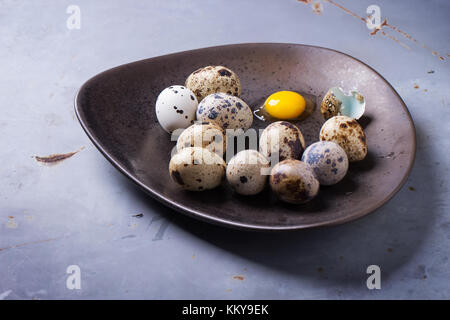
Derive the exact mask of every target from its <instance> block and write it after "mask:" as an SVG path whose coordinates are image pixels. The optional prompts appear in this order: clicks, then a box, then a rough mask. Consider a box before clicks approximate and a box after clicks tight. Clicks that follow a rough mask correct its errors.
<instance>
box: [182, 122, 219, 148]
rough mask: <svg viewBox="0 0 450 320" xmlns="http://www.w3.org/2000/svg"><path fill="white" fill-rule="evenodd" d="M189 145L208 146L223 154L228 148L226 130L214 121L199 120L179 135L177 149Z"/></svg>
mask: <svg viewBox="0 0 450 320" xmlns="http://www.w3.org/2000/svg"><path fill="white" fill-rule="evenodd" d="M188 147H200V148H206V149H208V150H209V151H211V152H215V153H217V154H218V155H220V156H221V155H223V154H224V152H225V150H226V145H225V135H224V132H223V130H222V128H221V127H219V126H218V125H217V124H215V123H214V122H197V123H195V124H193V125H192V126H190V127H188V128H187V129H186V130H184V131H183V132H182V133H181V135H180V136H179V137H178V140H177V150H178V151H180V150H181V149H184V148H188Z"/></svg>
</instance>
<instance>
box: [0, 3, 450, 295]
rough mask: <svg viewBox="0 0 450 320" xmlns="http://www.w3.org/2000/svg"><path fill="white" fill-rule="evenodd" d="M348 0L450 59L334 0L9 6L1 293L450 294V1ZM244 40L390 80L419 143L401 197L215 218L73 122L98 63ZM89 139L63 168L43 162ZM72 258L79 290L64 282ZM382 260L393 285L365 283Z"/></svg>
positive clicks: (0, 83)
mask: <svg viewBox="0 0 450 320" xmlns="http://www.w3.org/2000/svg"><path fill="white" fill-rule="evenodd" d="M336 1H337V2H339V3H341V4H343V5H344V6H346V7H348V8H350V9H352V10H353V11H355V12H357V13H359V14H360V15H365V10H366V7H367V6H368V5H370V4H378V5H379V6H380V7H381V13H382V16H383V17H387V18H388V21H389V22H390V23H391V24H393V25H396V26H398V27H400V28H401V29H403V30H405V31H406V32H408V33H410V34H411V35H412V36H414V37H415V38H416V39H418V40H419V41H421V42H423V43H425V44H426V45H427V46H429V47H431V48H432V50H436V51H437V52H439V53H440V54H441V55H443V56H444V58H445V61H441V60H440V59H439V58H438V57H436V56H433V55H432V54H431V51H430V50H426V49H424V48H423V47H422V45H421V44H417V43H414V42H413V41H410V40H408V39H406V38H404V37H402V35H401V34H399V33H396V32H393V31H392V30H389V29H384V30H386V31H387V32H389V34H391V35H393V36H395V37H396V38H398V39H399V40H401V41H402V42H404V43H405V44H407V45H408V46H409V47H410V50H408V49H406V48H404V47H402V46H401V45H399V44H398V43H395V42H394V41H392V40H390V39H388V38H387V37H384V36H382V35H381V34H377V35H376V36H370V35H369V30H368V29H367V27H366V26H365V25H364V24H363V23H362V22H361V21H358V20H357V19H355V18H353V17H352V16H350V15H348V14H346V13H344V12H343V11H341V10H339V9H338V8H337V7H335V6H333V5H332V4H330V3H328V2H325V1H322V2H323V6H324V11H323V13H322V15H320V16H319V15H317V14H314V13H313V12H312V9H311V7H310V6H307V5H305V4H302V3H299V2H297V1H295V0H255V1H250V0H239V1H238V0H234V1H231V0H227V1H212V0H211V1H206V0H205V1H184V0H183V1H181V0H180V1H166V0H149V1H142V0H139V1H138V0H133V1H106V0H104V1H91V0H89V1H87V0H83V1H81V0H71V1H57V0H54V1H4V0H2V1H0V70H1V76H0V108H1V116H0V141H1V151H0V163H1V168H0V182H1V184H0V299H33V298H34V299H55V298H62V299H74V298H88V299H91V298H124V299H128V298H148V299H160V298H201V299H205V298H219V299H226V298H232V299H243V298H256V299H258V298H274V299H277V298H284V299H303V298H307V299H311V298H319V299H327V298H338V299H341V298H342V299H349V298H363V299H372V298H374V299H379V298H388V299H391V298H399V299H407V298H450V268H449V267H450V264H449V255H450V217H449V205H450V193H449V183H448V178H449V165H450V158H449V150H450V139H449V136H450V125H449V124H450V115H449V111H450V103H449V98H450V97H449V92H450V90H449V83H450V82H449V80H450V72H449V63H450V57H449V56H447V54H448V53H449V52H450V48H449V44H450V23H449V20H448V16H449V14H450V2H449V1H445V0H441V1H437V0H433V1H410V0H403V1H387V0H385V1H378V0H377V1H375V0H364V1H361V0H358V1H356V0H336ZM70 4H77V5H79V6H80V8H81V29H80V30H68V29H67V28H66V19H67V18H68V16H69V15H68V14H67V13H66V8H67V6H68V5H70ZM239 42H292V43H305V44H313V45H319V46H325V47H330V48H333V49H337V50H340V51H343V52H345V53H348V54H350V55H353V56H355V57H356V58H358V59H361V60H362V61H364V62H366V63H368V64H369V65H371V66H372V67H373V68H375V69H376V70H377V71H379V72H380V73H381V74H382V75H383V76H384V77H386V79H387V80H388V81H389V82H390V83H391V84H392V85H393V86H394V87H395V88H396V90H398V92H399V94H400V95H401V96H402V98H403V99H404V101H405V102H406V104H407V106H408V108H409V110H410V112H411V114H412V116H413V118H414V121H415V124H416V127H417V138H418V149H417V158H416V162H415V166H414V168H413V170H412V173H411V175H410V177H409V179H408V181H407V183H406V184H405V186H404V187H403V188H402V190H401V191H400V192H399V193H398V194H397V195H396V196H395V197H394V199H392V200H391V201H390V202H389V203H388V204H387V205H385V206H384V207H382V208H381V209H379V210H377V212H375V213H373V214H371V215H369V216H367V217H365V218H363V219H360V220H357V221H354V222H351V223H347V224H345V225H341V226H337V227H332V228H324V229H316V230H307V231H300V232H295V233H283V234H257V233H246V232H239V231H233V230H228V229H223V228H220V227H214V226H210V225H207V224H205V223H201V222H197V221H194V220H191V219H189V218H186V217H182V216H180V215H179V214H177V213H175V212H173V211H171V210H169V209H166V208H165V207H163V206H162V205H160V204H158V203H156V202H155V201H154V200H152V199H151V198H149V197H148V196H146V195H145V194H143V193H142V192H141V191H139V190H137V189H136V188H135V187H134V185H132V184H131V183H130V182H129V181H128V180H126V179H125V178H124V177H122V175H121V174H120V173H118V172H117V171H116V170H115V169H114V168H113V167H112V166H111V165H110V164H109V163H108V162H107V161H106V160H105V159H104V158H103V157H102V156H101V154H100V153H99V152H98V151H97V150H96V149H95V148H94V147H93V145H92V144H91V143H90V141H89V140H88V138H87V137H86V135H85V134H84V132H83V131H82V129H81V127H80V125H79V124H78V121H77V120H76V118H75V115H74V111H73V104H72V103H73V98H74V95H75V92H76V91H77V89H78V88H79V87H80V86H81V84H82V83H83V82H84V81H85V80H87V79H88V78H90V77H91V76H93V75H95V74H97V73H98V72H100V71H103V70H105V69H108V68H110V67H113V66H117V65H120V64H123V63H126V62H130V61H134V60H139V59H144V58H148V57H154V56H158V55H163V54H166V53H171V52H176V51H181V50H188V49H194V48H199V47H207V46H213V45H220V44H229V43H239ZM430 70H434V73H428V71H430ZM415 84H417V86H418V88H414V86H415ZM425 89H426V90H427V91H425ZM82 147H84V149H83V150H82V151H80V152H79V153H78V154H76V155H75V156H73V157H72V158H70V159H67V160H65V161H63V162H61V163H59V164H57V165H54V166H51V167H49V166H44V165H41V164H39V163H38V162H36V161H35V159H34V158H33V156H35V155H39V156H46V155H49V154H53V153H65V152H70V151H76V150H78V149H80V148H82ZM139 213H142V214H143V217H142V218H137V217H133V215H135V214H139ZM72 264H76V265H79V266H80V268H81V271H82V289H81V290H68V289H67V288H66V277H67V274H66V268H67V267H68V266H69V265H72ZM370 264H377V265H379V266H380V267H381V270H382V289H381V290H373V291H370V290H368V289H367V288H366V285H365V281H366V278H367V275H366V267H367V266H368V265H370ZM233 276H242V277H243V280H238V279H235V278H233Z"/></svg>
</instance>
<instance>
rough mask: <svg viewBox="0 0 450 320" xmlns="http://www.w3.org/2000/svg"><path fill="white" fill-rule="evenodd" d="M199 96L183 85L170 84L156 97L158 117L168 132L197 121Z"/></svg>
mask: <svg viewBox="0 0 450 320" xmlns="http://www.w3.org/2000/svg"><path fill="white" fill-rule="evenodd" d="M197 106H198V102H197V98H196V97H195V95H194V93H193V92H192V91H191V90H189V89H188V88H186V87H183V86H178V85H174V86H170V87H168V88H166V89H164V90H163V91H161V93H160V94H159V95H158V98H157V99H156V106H155V110H156V117H157V119H158V122H159V124H160V125H161V127H162V128H163V129H164V130H165V131H166V132H168V133H172V132H173V131H175V130H176V129H184V128H187V127H189V126H190V125H191V124H193V123H194V121H195V113H196V111H197Z"/></svg>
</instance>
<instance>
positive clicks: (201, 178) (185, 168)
mask: <svg viewBox="0 0 450 320" xmlns="http://www.w3.org/2000/svg"><path fill="white" fill-rule="evenodd" d="M225 169H226V164H225V161H223V159H222V158H221V157H220V156H218V155H217V154H215V153H213V152H211V151H209V150H207V149H204V148H198V147H193V148H192V147H189V148H184V149H182V150H181V151H180V152H178V153H177V154H175V155H174V156H173V157H172V159H170V163H169V173H170V177H171V178H172V180H173V181H174V182H175V183H176V184H177V185H179V186H180V187H182V188H183V189H185V190H190V191H203V190H208V189H213V188H215V187H217V186H218V185H220V183H221V182H222V180H223V177H224V176H225Z"/></svg>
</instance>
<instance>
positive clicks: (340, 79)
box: [75, 43, 416, 230]
mask: <svg viewBox="0 0 450 320" xmlns="http://www.w3.org/2000/svg"><path fill="white" fill-rule="evenodd" d="M206 65H224V66H227V67H229V68H231V69H232V70H234V71H236V72H237V73H238V75H239V77H240V79H241V83H242V88H243V90H242V95H241V97H242V98H243V100H244V101H246V102H247V103H248V104H249V105H250V106H251V107H252V108H255V107H257V106H259V105H261V103H262V102H263V101H264V99H265V98H266V97H267V96H268V95H269V94H271V93H273V92H274V91H278V90H293V91H297V92H302V93H307V94H311V95H314V96H316V97H317V101H320V100H321V98H322V97H323V95H324V94H325V93H326V91H327V90H328V89H329V88H331V87H334V86H340V87H342V88H344V89H345V90H350V89H353V88H357V89H358V90H359V91H360V92H361V93H362V94H363V95H364V96H365V98H366V113H365V115H364V117H363V118H361V119H360V123H361V124H362V125H363V127H364V128H365V132H366V135H367V140H368V148H369V154H368V156H367V157H366V159H365V160H363V161H361V162H359V163H354V164H351V168H350V170H349V173H348V174H347V176H346V177H345V179H344V180H343V181H341V182H340V183H339V184H337V185H335V186H331V187H321V190H320V194H319V196H318V197H317V198H316V199H314V200H313V201H311V202H310V203H308V204H306V205H287V204H284V203H281V202H279V201H278V200H277V199H276V198H275V197H274V195H272V194H271V192H270V190H268V189H266V190H265V191H263V192H262V193H261V194H259V195H257V196H253V197H243V196H239V195H236V194H234V193H233V192H232V190H231V189H230V188H229V186H228V185H227V184H226V182H224V183H223V185H222V186H220V187H219V188H217V189H215V190H210V191H206V192H197V193H194V192H187V191H182V190H180V189H179V188H178V187H177V186H176V185H175V184H174V183H173V182H172V181H171V180H170V178H169V174H168V165H169V160H170V157H169V155H170V151H171V149H172V147H173V146H174V145H175V142H171V141H170V136H169V135H168V134H167V133H165V132H164V131H163V130H162V129H161V127H160V126H159V124H158V122H157V120H156V115H155V110H154V105H155V101H156V98H157V96H158V94H159V92H160V91H161V90H163V89H164V88H166V87H168V86H169V85H172V84H180V85H183V84H184V81H185V79H186V77H187V76H188V75H189V74H190V73H191V72H192V71H194V70H196V69H197V68H199V67H203V66H206ZM75 109H76V114H77V116H78V119H79V120H80V123H81V125H82V127H83V129H84V130H85V131H86V133H87V135H88V136H89V138H90V139H91V140H92V141H93V143H94V144H95V146H96V147H97V148H98V149H99V150H100V151H101V152H102V153H103V155H104V156H105V157H106V158H107V159H108V160H109V161H110V162H111V163H112V164H113V165H114V166H115V167H116V168H117V169H119V171H121V172H122V173H123V174H125V175H126V176H127V177H128V178H130V179H131V180H132V181H134V182H135V183H136V184H138V185H139V186H140V187H142V189H144V190H145V191H146V192H148V193H149V194H150V195H151V196H153V197H154V198H156V199H158V200H159V201H161V202H162V203H164V204H166V205H168V206H170V207H172V208H174V209H175V210H177V211H179V212H181V213H185V214H187V215H190V216H192V217H195V218H199V219H202V220H205V221H208V222H212V223H218V224H222V225H226V226H230V227H238V228H246V229H255V230H289V229H290V230H292V229H302V228H309V227H316V226H324V225H332V224H338V223H343V222H346V221H350V220H353V219H356V218H359V217H361V216H364V215H366V214H368V213H369V212H371V211H373V210H375V209H377V208H378V207H380V206H381V205H383V204H384V203H386V202H387V201H388V200H389V199H390V198H391V197H392V196H393V195H394V194H395V193H396V192H397V191H398V190H399V189H400V187H401V186H402V185H403V183H404V182H405V180H406V178H407V176H408V173H409V172H410V170H411V167H412V165H413V161H414V156H415V148H416V139H415V130H414V125H413V122H412V119H411V116H410V114H409V112H408V109H407V108H406V106H405V104H404V103H403V101H402V99H401V98H400V97H399V95H398V94H397V93H396V92H395V90H394V89H393V88H392V86H391V85H390V84H389V83H388V82H387V81H386V80H385V79H384V78H383V77H382V76H381V75H380V74H378V73H377V72H376V71H374V70H373V69H372V68H370V67H369V66H367V65H366V64H364V63H363V62H361V61H359V60H357V59H355V58H352V57H350V56H348V55H346V54H343V53H340V52H337V51H334V50H330V49H325V48H320V47H314V46H308V45H299V44H279V43H257V44H254V43H251V44H237V45H228V46H220V47H211V48H205V49H198V50H192V51H185V52H180V53H175V54H170V55H165V56H161V57H156V58H150V59H146V60H142V61H137V62H133V63H130V64H126V65H122V66H119V67H116V68H113V69H110V70H108V71H105V72H103V73H101V74H99V75H97V76H95V77H93V78H92V79H90V80H89V81H87V82H86V83H85V84H84V85H83V86H82V87H81V89H80V91H79V92H78V95H77V97H76V102H75ZM322 123H323V120H322V119H321V117H320V115H319V111H318V110H317V109H316V111H315V113H314V114H313V116H311V117H310V118H308V119H307V120H305V121H303V122H302V123H300V124H299V126H300V127H301V129H302V131H303V134H304V136H305V139H306V143H307V145H309V144H311V143H313V142H315V141H317V140H318V137H319V130H320V127H321V126H322ZM255 125H260V123H259V124H258V120H257V119H255Z"/></svg>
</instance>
